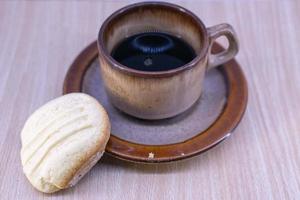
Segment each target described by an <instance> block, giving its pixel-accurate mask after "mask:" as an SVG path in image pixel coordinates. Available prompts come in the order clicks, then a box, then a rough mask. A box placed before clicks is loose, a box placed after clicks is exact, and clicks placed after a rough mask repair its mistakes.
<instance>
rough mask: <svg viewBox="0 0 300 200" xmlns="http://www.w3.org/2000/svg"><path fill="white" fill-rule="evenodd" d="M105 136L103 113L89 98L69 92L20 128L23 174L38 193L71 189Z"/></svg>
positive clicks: (93, 161) (101, 149) (106, 121)
mask: <svg viewBox="0 0 300 200" xmlns="http://www.w3.org/2000/svg"><path fill="white" fill-rule="evenodd" d="M109 136H110V123H109V119H108V116H107V113H106V111H105V110H104V108H103V107H102V106H101V105H100V104H99V103H98V102H97V100H95V99H94V98H93V97H91V96H89V95H86V94H83V93H72V94H67V95H64V96H62V97H59V98H57V99H54V100H52V101H50V102H48V103H46V104H45V105H44V106H42V107H40V108H39V109H38V110H36V111H35V112H34V113H33V114H32V115H31V116H30V117H29V118H28V120H27V121H26V123H25V125H24V128H23V130H22V132H21V140H22V149H21V160H22V165H23V171H24V173H25V175H26V177H27V178H28V180H29V181H30V183H31V184H32V185H33V186H34V187H35V188H36V189H38V190H40V191H42V192H46V193H52V192H55V191H58V190H60V189H64V188H68V187H71V186H73V185H74V184H76V182H77V181H78V180H80V179H81V178H82V176H83V175H84V174H85V173H86V172H88V171H89V170H90V169H91V168H92V167H93V166H94V165H95V164H96V163H97V161H98V160H99V159H100V157H101V156H102V153H103V152H104V149H105V146H106V143H107V141H108V139H109Z"/></svg>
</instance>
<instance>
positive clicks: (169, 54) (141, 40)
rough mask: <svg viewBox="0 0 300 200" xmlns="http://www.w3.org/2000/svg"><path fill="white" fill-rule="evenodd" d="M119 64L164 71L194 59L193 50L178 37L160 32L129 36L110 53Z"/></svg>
mask: <svg viewBox="0 0 300 200" xmlns="http://www.w3.org/2000/svg"><path fill="white" fill-rule="evenodd" d="M111 55H112V57H113V58H114V59H115V60H117V61H118V62H120V63H121V64H123V65H125V66H127V67H130V68H133V69H137V70H142V71H165V70H170V69H175V68H177V67H180V66H182V65H184V64H186V63H188V62H190V61H191V60H193V59H194V58H195V57H196V53H195V51H194V49H193V48H192V47H191V46H190V45H189V44H187V43H186V42H185V41H184V40H182V39H180V38H179V37H176V36H173V35H170V34H167V33H160V32H147V33H140V34H136V35H133V36H130V37H128V38H126V39H124V40H123V41H121V42H120V43H119V44H118V45H117V46H116V47H115V48H114V49H113V51H112V53H111Z"/></svg>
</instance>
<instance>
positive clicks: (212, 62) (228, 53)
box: [207, 23, 239, 70]
mask: <svg viewBox="0 0 300 200" xmlns="http://www.w3.org/2000/svg"><path fill="white" fill-rule="evenodd" d="M207 33H208V36H209V56H208V66H207V69H208V70H209V69H211V68H213V67H216V66H219V65H222V64H224V63H226V62H227V61H229V60H231V59H232V58H233V57H234V56H235V55H236V54H237V52H238V51H239V44H238V39H237V36H236V34H235V31H234V30H233V28H232V26H231V25H230V24H225V23H224V24H218V25H215V26H212V27H209V28H207ZM221 36H225V37H226V38H227V40H228V42H229V47H228V48H227V49H226V50H224V51H222V52H220V53H217V54H212V53H211V49H212V46H213V43H214V42H215V40H216V39H217V38H218V37H221Z"/></svg>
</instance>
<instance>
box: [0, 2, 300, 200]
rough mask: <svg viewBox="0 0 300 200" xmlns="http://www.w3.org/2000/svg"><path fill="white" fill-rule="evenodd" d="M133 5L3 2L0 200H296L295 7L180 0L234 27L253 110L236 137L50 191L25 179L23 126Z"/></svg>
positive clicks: (299, 62)
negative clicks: (103, 29) (106, 23)
mask: <svg viewBox="0 0 300 200" xmlns="http://www.w3.org/2000/svg"><path fill="white" fill-rule="evenodd" d="M129 2H130V1H121V0H119V1H98V2H86V1H82V2H75V1H67V2H59V1H57V2H52V1H51V2H50V1H48V2H46V1H44V2H42V1H41V2H17V1H13V2H5V1H1V2H0V47H1V50H0V71H1V74H0V111H1V112H0V153H1V155H0V166H1V167H0V199H1V200H2V199H5V200H6V199H14V200H19V199H20V200H21V199H22V200H23V199H299V198H300V56H299V52H300V3H299V1H298V2H297V1H288V0H287V1H277V2H276V1H250V0H248V1H246V0H244V1H233V0H229V1H217V0H215V1H208V0H204V1H201V2H198V1H177V3H178V4H181V5H182V6H185V7H187V8H189V9H190V10H192V11H193V12H195V13H196V14H197V15H198V16H199V17H200V18H201V19H203V21H204V22H205V24H206V25H207V26H210V25H215V24H218V23H221V22H228V23H230V24H232V25H233V27H234V28H235V29H236V32H237V34H238V36H239V38H240V43H241V50H240V53H239V54H238V56H237V60H238V61H239V62H240V63H241V65H242V66H243V69H244V71H245V74H246V76H247V79H248V83H249V104H248V109H247V112H246V114H245V116H244V119H243V120H242V122H241V123H240V125H239V126H238V128H237V129H236V130H235V131H234V133H233V134H232V136H231V137H230V138H229V139H227V140H226V141H225V142H223V143H222V144H220V145H218V146H217V147H215V148H213V149H211V150H209V151H207V152H206V153H204V154H202V155H200V156H198V157H195V158H192V159H190V160H187V161H183V162H177V163H172V164H166V165H156V166H153V165H140V164H131V163H126V162H122V161H118V160H115V159H112V158H110V157H105V158H104V159H102V160H101V161H100V163H99V164H97V165H96V166H95V167H94V168H93V169H92V170H91V171H90V172H89V173H88V174H87V176H86V177H84V178H83V180H82V181H81V182H80V183H79V184H78V185H76V187H74V188H72V189H69V190H66V191H63V192H59V193H57V194H53V195H46V194H42V193H39V192H37V191H36V190H34V189H33V188H32V187H31V185H30V184H29V182H28V181H27V180H26V178H25V177H24V175H23V173H22V169H21V164H20V156H19V152H20V130H21V129H22V126H23V124H24V122H25V120H26V118H27V117H28V115H29V114H30V113H32V112H33V111H34V110H35V109H36V108H38V107H39V106H41V105H42V104H43V103H45V102H46V101H48V100H50V99H52V98H55V97H57V96H59V95H61V93H62V84H63V79H64V75H65V73H66V70H67V69H68V66H69V65H70V64H71V62H72V60H73V58H74V57H75V56H76V54H78V53H79V52H80V50H81V49H82V48H83V47H85V46H86V45H87V44H89V43H90V42H92V41H93V40H94V39H95V38H96V35H97V32H98V29H99V27H100V25H101V23H102V22H103V20H104V19H105V17H107V16H108V15H109V14H110V13H112V12H113V11H115V10H116V9H117V8H120V7H122V6H124V5H126V4H128V3H129Z"/></svg>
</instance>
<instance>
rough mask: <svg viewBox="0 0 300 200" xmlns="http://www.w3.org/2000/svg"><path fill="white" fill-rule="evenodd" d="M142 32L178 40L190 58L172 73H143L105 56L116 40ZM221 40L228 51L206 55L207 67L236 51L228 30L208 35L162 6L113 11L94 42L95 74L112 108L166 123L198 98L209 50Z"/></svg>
mask: <svg viewBox="0 0 300 200" xmlns="http://www.w3.org/2000/svg"><path fill="white" fill-rule="evenodd" d="M174 23H176V25H174ZM228 30H229V31H228ZM148 31H161V32H167V33H170V34H173V35H176V36H178V37H181V38H183V39H184V40H185V41H186V42H188V43H189V44H190V45H191V46H192V47H193V48H194V50H195V52H196V54H197V56H196V58H195V59H193V60H192V61H191V62H189V63H187V64H186V65H183V66H181V67H179V68H176V69H172V70H167V71H160V72H145V71H139V70H134V69H131V68H128V67H126V66H123V65H121V64H120V63H118V62H117V61H115V60H114V59H113V58H112V57H111V56H110V53H111V51H112V49H113V47H114V46H115V45H116V44H118V42H120V41H121V40H122V39H124V38H126V37H129V36H131V35H134V34H137V33H140V32H148ZM222 35H225V36H226V37H227V38H229V43H230V45H229V49H228V50H227V51H224V52H222V53H220V54H217V55H212V56H211V58H213V60H211V61H210V66H217V65H219V64H222V63H224V62H226V61H228V60H229V59H231V58H233V56H235V54H236V53H237V51H238V45H237V42H236V37H235V34H234V31H233V29H232V27H231V26H230V25H226V24H223V25H219V26H216V27H212V28H210V29H209V34H208V33H207V30H206V28H205V26H204V24H203V23H202V22H201V20H200V19H199V18H198V17H197V16H195V15H194V14H192V13H191V12H190V11H188V10H186V9H184V8H182V7H180V6H177V5H174V4H169V3H162V2H146V3H138V4H133V5H130V6H127V7H124V8H122V9H120V10H118V11H116V12H115V13H114V14H112V15H111V16H110V17H108V19H107V20H106V21H105V22H104V23H103V25H102V27H101V29H100V32H99V37H98V48H99V55H100V56H99V60H100V66H101V75H102V78H103V80H104V84H105V88H106V91H107V93H108V96H109V98H110V100H111V102H112V104H113V105H114V106H115V107H117V108H118V109H120V110H122V111H124V112H126V113H128V114H130V115H133V116H135V117H138V118H142V119H163V118H169V117H173V116H175V115H178V114H180V113H182V112H183V111H185V110H187V109H188V108H189V107H191V106H192V105H193V104H194V103H195V102H196V101H197V99H198V98H199V97H200V95H201V91H202V83H203V79H204V75H205V72H206V69H207V65H208V59H210V58H209V57H210V49H211V46H212V44H213V42H214V41H215V39H216V38H217V37H219V36H222ZM210 36H212V37H210ZM209 42H210V43H209ZM232 43H233V44H232ZM214 61H216V62H214Z"/></svg>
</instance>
